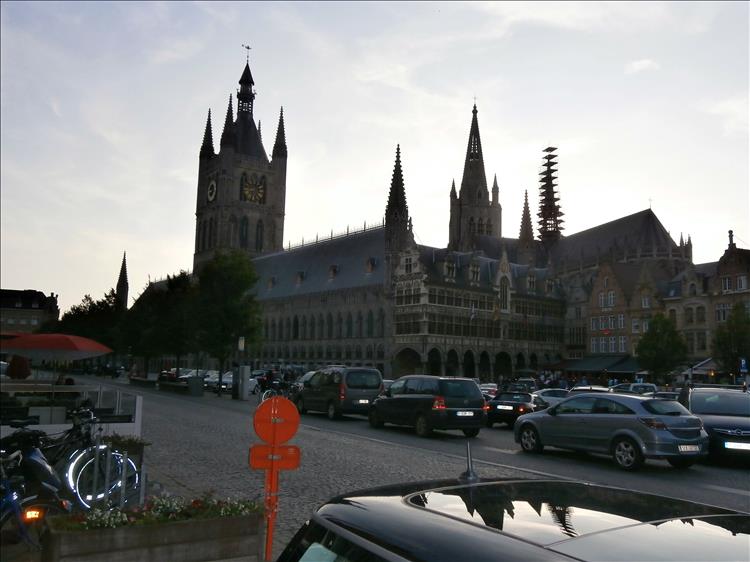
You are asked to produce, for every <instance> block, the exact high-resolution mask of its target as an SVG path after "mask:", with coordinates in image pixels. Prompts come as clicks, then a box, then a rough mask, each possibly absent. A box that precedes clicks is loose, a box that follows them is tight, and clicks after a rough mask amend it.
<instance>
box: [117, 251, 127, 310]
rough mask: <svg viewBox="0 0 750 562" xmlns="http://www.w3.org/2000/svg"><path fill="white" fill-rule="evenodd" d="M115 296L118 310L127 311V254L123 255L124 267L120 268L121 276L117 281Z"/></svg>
mask: <svg viewBox="0 0 750 562" xmlns="http://www.w3.org/2000/svg"><path fill="white" fill-rule="evenodd" d="M115 296H116V299H117V306H118V308H119V309H120V310H125V309H126V308H127V307H128V264H127V260H126V254H125V252H123V253H122V265H121V266H120V276H119V277H118V279H117V287H116V288H115Z"/></svg>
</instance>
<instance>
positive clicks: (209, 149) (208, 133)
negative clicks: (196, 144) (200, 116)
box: [201, 109, 214, 158]
mask: <svg viewBox="0 0 750 562" xmlns="http://www.w3.org/2000/svg"><path fill="white" fill-rule="evenodd" d="M211 129H212V127H211V110H210V109H209V110H208V119H207V120H206V130H205V132H204V133H203V144H202V145H201V156H208V157H209V158H210V157H211V156H213V155H214V135H213V132H212V130H211Z"/></svg>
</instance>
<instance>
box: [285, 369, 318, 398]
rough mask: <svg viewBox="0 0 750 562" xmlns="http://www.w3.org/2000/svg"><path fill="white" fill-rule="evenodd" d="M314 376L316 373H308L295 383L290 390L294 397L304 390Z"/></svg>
mask: <svg viewBox="0 0 750 562" xmlns="http://www.w3.org/2000/svg"><path fill="white" fill-rule="evenodd" d="M314 374H315V371H307V372H306V373H305V374H304V375H302V376H301V377H300V378H298V379H297V380H296V381H294V382H293V383H292V386H291V387H290V389H289V390H290V392H291V394H292V396H297V394H299V393H300V391H301V390H302V389H303V388H304V386H305V381H309V380H310V379H311V378H312V376H313V375H314Z"/></svg>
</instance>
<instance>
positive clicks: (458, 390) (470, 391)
mask: <svg viewBox="0 0 750 562" xmlns="http://www.w3.org/2000/svg"><path fill="white" fill-rule="evenodd" d="M440 392H441V394H442V395H443V396H445V397H447V398H483V396H482V391H481V390H479V387H478V386H477V383H475V382H474V381H467V380H441V381H440Z"/></svg>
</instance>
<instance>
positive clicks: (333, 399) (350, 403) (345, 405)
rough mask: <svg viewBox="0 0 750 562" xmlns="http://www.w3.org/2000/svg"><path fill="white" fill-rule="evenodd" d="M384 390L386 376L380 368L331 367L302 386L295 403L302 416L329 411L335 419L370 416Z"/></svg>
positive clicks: (321, 371)
mask: <svg viewBox="0 0 750 562" xmlns="http://www.w3.org/2000/svg"><path fill="white" fill-rule="evenodd" d="M382 390H383V377H382V376H381V374H380V371H378V370H377V369H373V368H370V367H343V366H339V365H330V366H328V367H326V368H325V369H322V370H320V371H317V372H316V373H315V374H313V375H312V376H311V377H310V378H309V379H308V380H306V381H304V382H303V383H302V388H301V389H300V390H299V391H298V392H297V393H296V394H295V395H294V403H295V405H296V406H297V409H298V410H299V413H300V414H304V413H306V412H307V411H308V410H311V411H317V412H325V413H326V415H327V416H328V419H331V420H333V419H336V418H338V417H340V416H341V414H362V415H367V412H368V410H369V409H370V404H372V401H373V400H375V398H376V397H377V396H378V395H379V394H380V392H381V391H382Z"/></svg>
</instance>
